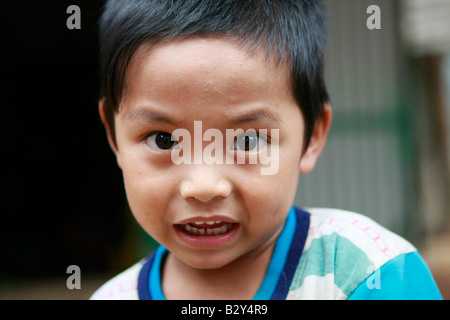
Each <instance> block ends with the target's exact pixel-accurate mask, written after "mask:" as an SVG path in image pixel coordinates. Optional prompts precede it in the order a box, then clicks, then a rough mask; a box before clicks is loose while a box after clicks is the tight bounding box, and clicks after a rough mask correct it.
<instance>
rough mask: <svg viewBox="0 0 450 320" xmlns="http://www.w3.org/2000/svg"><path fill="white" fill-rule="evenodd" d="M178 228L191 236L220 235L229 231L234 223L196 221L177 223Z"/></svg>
mask: <svg viewBox="0 0 450 320" xmlns="http://www.w3.org/2000/svg"><path fill="white" fill-rule="evenodd" d="M178 226H179V228H180V229H181V230H182V231H183V232H185V233H187V234H189V235H191V236H220V235H223V234H226V233H228V232H230V231H231V230H232V229H233V227H234V226H235V223H229V222H224V221H220V220H217V221H196V222H191V223H185V224H178Z"/></svg>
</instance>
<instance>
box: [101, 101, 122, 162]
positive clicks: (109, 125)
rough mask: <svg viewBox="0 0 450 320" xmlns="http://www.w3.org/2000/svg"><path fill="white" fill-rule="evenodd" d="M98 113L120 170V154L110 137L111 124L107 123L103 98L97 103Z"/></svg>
mask: <svg viewBox="0 0 450 320" xmlns="http://www.w3.org/2000/svg"><path fill="white" fill-rule="evenodd" d="M98 111H99V113H100V119H101V120H102V123H103V125H104V126H105V129H106V135H107V137H108V143H109V146H110V147H111V149H112V151H113V152H114V154H115V155H116V160H117V164H118V165H119V167H120V168H122V164H121V161H120V153H119V150H118V148H117V146H116V144H115V142H114V139H113V137H112V133H111V124H110V123H109V121H108V117H107V115H106V105H105V98H103V99H101V100H100V101H99V102H98Z"/></svg>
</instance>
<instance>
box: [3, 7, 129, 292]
mask: <svg viewBox="0 0 450 320" xmlns="http://www.w3.org/2000/svg"><path fill="white" fill-rule="evenodd" d="M71 4H76V5H78V6H79V7H80V9H81V30H76V29H74V30H69V29H68V28H67V27H66V20H67V18H68V17H69V16H70V14H67V13H66V9H67V7H68V6H69V5H71ZM102 4H103V1H98V0H91V1H75V2H70V1H51V2H49V1H46V2H42V1H14V2H13V1H2V2H1V3H0V23H1V25H0V36H1V37H0V41H1V51H0V70H1V71H0V74H1V85H0V88H1V96H0V99H1V100H0V101H1V102H0V103H1V118H0V119H1V137H2V143H1V149H0V150H1V158H2V161H1V163H2V164H1V170H2V173H1V186H2V190H1V201H0V212H1V218H2V219H1V222H0V225H1V228H0V243H1V247H0V249H1V254H0V268H1V269H0V284H1V282H2V281H11V280H13V279H15V278H20V279H24V278H26V277H30V278H36V277H47V276H58V275H59V276H66V268H67V267H68V266H69V265H71V264H76V265H78V266H79V267H80V268H81V270H82V271H83V273H84V274H89V273H102V272H105V271H106V270H109V269H110V268H111V264H112V257H113V256H114V254H115V253H116V251H117V250H119V247H120V243H121V241H122V240H123V237H124V217H123V216H124V214H123V212H124V206H125V205H126V204H125V201H124V191H123V186H122V177H121V172H120V170H119V168H118V167H117V165H116V162H115V158H114V155H113V153H112V151H111V150H110V149H109V146H108V145H107V140H106V135H105V131H104V128H103V126H102V124H101V121H100V118H99V115H98V109H97V101H98V88H99V76H98V44H97V19H98V17H99V15H100V11H101V7H102Z"/></svg>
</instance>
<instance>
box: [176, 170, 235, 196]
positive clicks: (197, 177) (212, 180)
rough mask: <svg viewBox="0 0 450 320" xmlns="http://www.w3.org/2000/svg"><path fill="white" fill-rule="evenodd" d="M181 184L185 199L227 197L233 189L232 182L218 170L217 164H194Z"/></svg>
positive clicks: (181, 192) (181, 191) (182, 194)
mask: <svg viewBox="0 0 450 320" xmlns="http://www.w3.org/2000/svg"><path fill="white" fill-rule="evenodd" d="M194 167H195V168H192V170H190V172H189V175H188V177H187V178H186V179H184V180H183V181H182V182H181V184H180V194H181V196H182V197H183V199H185V200H198V201H200V202H204V203H206V202H208V201H211V200H213V199H215V198H227V197H228V196H229V195H230V193H231V190H232V186H231V182H230V181H229V180H228V179H227V178H225V177H224V176H223V175H221V174H220V172H218V170H217V168H215V166H211V165H194Z"/></svg>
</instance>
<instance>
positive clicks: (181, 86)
mask: <svg viewBox="0 0 450 320" xmlns="http://www.w3.org/2000/svg"><path fill="white" fill-rule="evenodd" d="M288 79H289V77H288V72H287V68H286V67H285V66H284V65H276V64H275V63H274V62H273V61H272V60H271V59H268V58H267V55H266V54H265V52H264V51H263V50H259V51H254V52H250V51H249V50H248V49H247V48H244V47H243V46H242V45H240V44H239V43H237V41H236V40H233V39H229V38H226V37H207V38H200V37H190V38H186V39H178V40H171V41H164V42H160V43H157V44H152V43H151V42H149V43H146V44H144V45H142V46H141V47H140V48H139V49H138V50H137V51H136V54H135V55H134V57H133V59H132V60H131V62H130V65H129V68H128V70H127V73H126V79H125V87H124V90H125V91H124V97H125V96H128V97H133V96H136V95H142V94H146V95H162V98H167V97H168V96H170V97H173V98H177V97H178V96H179V97H180V98H181V96H182V98H183V99H190V98H192V99H195V98H199V97H201V96H204V97H205V98H206V97H207V96H208V95H212V94H216V95H222V96H223V98H224V99H226V100H227V101H226V103H227V104H233V103H239V102H241V100H246V99H255V98H257V97H259V96H261V95H263V96H264V95H266V94H268V89H269V88H270V90H271V91H276V90H278V91H279V93H280V92H281V93H283V94H285V93H289V92H290V90H289V81H288Z"/></svg>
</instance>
